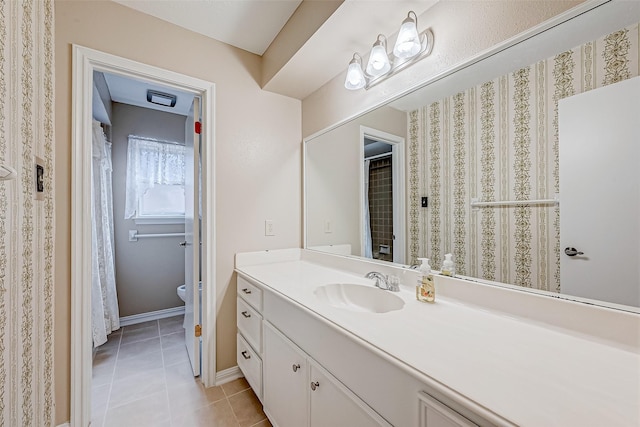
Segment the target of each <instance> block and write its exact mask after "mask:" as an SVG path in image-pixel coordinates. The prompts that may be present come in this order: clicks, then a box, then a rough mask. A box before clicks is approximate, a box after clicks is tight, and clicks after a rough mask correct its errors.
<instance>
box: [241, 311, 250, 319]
mask: <svg viewBox="0 0 640 427" xmlns="http://www.w3.org/2000/svg"><path fill="white" fill-rule="evenodd" d="M242 315H243V316H244V317H246V318H247V319H248V318H249V317H251V315H250V314H249V312H248V311H243V312H242Z"/></svg>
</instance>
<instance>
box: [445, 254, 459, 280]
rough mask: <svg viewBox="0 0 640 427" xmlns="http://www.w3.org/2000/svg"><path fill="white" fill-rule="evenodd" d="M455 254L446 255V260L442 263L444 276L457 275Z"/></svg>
mask: <svg viewBox="0 0 640 427" xmlns="http://www.w3.org/2000/svg"><path fill="white" fill-rule="evenodd" d="M452 257H453V255H451V254H446V255H445V256H444V262H443V263H442V272H441V273H442V275H444V276H451V277H453V276H455V275H456V266H455V265H454V264H453V259H452Z"/></svg>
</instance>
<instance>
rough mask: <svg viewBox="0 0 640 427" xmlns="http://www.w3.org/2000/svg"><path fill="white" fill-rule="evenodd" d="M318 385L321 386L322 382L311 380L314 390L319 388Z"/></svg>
mask: <svg viewBox="0 0 640 427" xmlns="http://www.w3.org/2000/svg"><path fill="white" fill-rule="evenodd" d="M318 387H320V383H319V382H318V381H315V382H314V381H312V382H311V390H312V391H316V389H317V388H318Z"/></svg>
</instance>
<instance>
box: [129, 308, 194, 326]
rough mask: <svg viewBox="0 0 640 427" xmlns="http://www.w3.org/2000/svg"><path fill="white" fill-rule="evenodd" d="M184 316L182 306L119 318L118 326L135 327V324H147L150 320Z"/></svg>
mask: <svg viewBox="0 0 640 427" xmlns="http://www.w3.org/2000/svg"><path fill="white" fill-rule="evenodd" d="M181 314H184V306H181V307H173V308H166V309H164V310H157V311H150V312H148V313H140V314H134V315H132V316H125V317H121V318H120V326H129V325H135V324H136V323H142V322H148V321H150V320H158V319H164V318H165V317H173V316H179V315H181Z"/></svg>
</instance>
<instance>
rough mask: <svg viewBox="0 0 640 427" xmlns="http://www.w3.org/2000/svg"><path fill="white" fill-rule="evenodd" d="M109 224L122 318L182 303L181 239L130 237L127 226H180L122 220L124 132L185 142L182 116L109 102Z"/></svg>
mask: <svg viewBox="0 0 640 427" xmlns="http://www.w3.org/2000/svg"><path fill="white" fill-rule="evenodd" d="M112 110H113V115H112V123H113V125H112V128H111V129H112V135H113V137H112V142H113V148H112V158H113V223H114V235H115V257H116V288H117V290H118V308H119V309H120V317H123V316H131V315H133V314H140V313H148V312H150V311H156V310H164V309H167V308H173V307H180V306H183V305H184V302H183V301H182V300H181V299H180V298H178V295H177V292H176V287H177V286H179V285H181V284H183V283H184V253H185V250H184V248H182V247H180V246H179V245H178V243H180V242H181V241H183V240H184V237H163V238H157V239H156V238H153V239H139V240H138V241H137V242H130V241H129V230H138V232H140V233H141V234H149V233H184V223H183V224H160V225H158V224H154V225H146V224H145V225H142V224H137V225H136V223H135V222H134V220H133V219H124V206H125V188H126V173H127V147H128V138H127V137H128V136H129V135H137V136H144V137H148V138H158V139H164V140H167V141H175V142H181V143H184V134H185V127H184V126H185V121H186V116H181V115H179V114H172V113H165V112H164V111H158V110H152V109H149V108H141V107H135V106H133V105H125V104H120V103H117V102H114V103H113V108H112Z"/></svg>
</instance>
